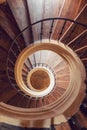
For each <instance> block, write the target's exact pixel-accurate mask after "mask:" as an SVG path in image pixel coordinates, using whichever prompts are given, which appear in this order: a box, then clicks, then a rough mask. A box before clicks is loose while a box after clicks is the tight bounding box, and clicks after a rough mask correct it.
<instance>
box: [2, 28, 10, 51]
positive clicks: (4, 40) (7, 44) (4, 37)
mask: <svg viewBox="0 0 87 130" xmlns="http://www.w3.org/2000/svg"><path fill="white" fill-rule="evenodd" d="M11 43H12V41H11V39H10V38H9V36H8V35H7V34H6V33H5V31H4V30H3V29H2V28H1V27H0V48H1V49H3V51H6V52H8V50H9V48H10V45H11Z"/></svg>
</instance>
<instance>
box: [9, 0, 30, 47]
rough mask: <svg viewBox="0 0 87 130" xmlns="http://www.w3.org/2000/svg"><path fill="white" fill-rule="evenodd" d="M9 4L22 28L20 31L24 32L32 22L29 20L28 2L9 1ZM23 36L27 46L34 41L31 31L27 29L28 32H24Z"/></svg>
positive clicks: (21, 0)
mask: <svg viewBox="0 0 87 130" xmlns="http://www.w3.org/2000/svg"><path fill="white" fill-rule="evenodd" d="M7 3H8V4H9V7H10V9H11V11H12V13H13V15H14V18H15V20H16V22H17V24H18V26H19V28H20V31H22V30H23V29H24V28H26V27H27V26H29V25H30V20H29V15H28V12H27V7H26V1H24V0H20V1H18V0H15V1H13V0H7ZM20 5H21V6H20ZM20 16H21V17H20ZM23 36H24V40H25V44H26V46H27V45H28V44H29V43H31V41H32V39H31V33H30V31H29V29H27V30H26V31H24V32H23Z"/></svg>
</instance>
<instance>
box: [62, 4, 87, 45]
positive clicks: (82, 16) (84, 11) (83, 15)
mask: <svg viewBox="0 0 87 130" xmlns="http://www.w3.org/2000/svg"><path fill="white" fill-rule="evenodd" d="M86 14H87V5H85V6H84V7H83V9H82V10H81V11H80V13H79V15H78V17H76V19H75V21H77V22H80V23H83V24H86V23H87V19H86V18H87V17H86ZM74 26H75V24H72V26H70V28H69V30H68V31H67V32H66V34H65V35H64V36H63V37H62V39H61V42H63V43H66V44H68V42H70V41H72V40H73V38H75V37H76V36H78V35H79V34H80V33H81V32H82V31H84V30H85V29H86V28H85V27H82V26H80V25H77V26H76V27H75V28H74ZM73 28H74V31H73V33H72V34H71V35H70V36H69V34H70V33H71V31H72V30H73Z"/></svg>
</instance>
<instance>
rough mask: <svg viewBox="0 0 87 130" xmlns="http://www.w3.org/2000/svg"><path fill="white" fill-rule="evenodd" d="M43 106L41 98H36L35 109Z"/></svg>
mask: <svg viewBox="0 0 87 130" xmlns="http://www.w3.org/2000/svg"><path fill="white" fill-rule="evenodd" d="M42 106H43V99H42V98H38V99H37V101H36V107H37V108H39V107H42Z"/></svg>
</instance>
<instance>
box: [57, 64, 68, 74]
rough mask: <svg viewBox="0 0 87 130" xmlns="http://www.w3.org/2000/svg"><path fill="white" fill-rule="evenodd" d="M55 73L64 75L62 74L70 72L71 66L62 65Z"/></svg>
mask: <svg viewBox="0 0 87 130" xmlns="http://www.w3.org/2000/svg"><path fill="white" fill-rule="evenodd" d="M55 74H56V76H58V75H62V74H69V67H67V66H64V67H61V69H56V70H55Z"/></svg>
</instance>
